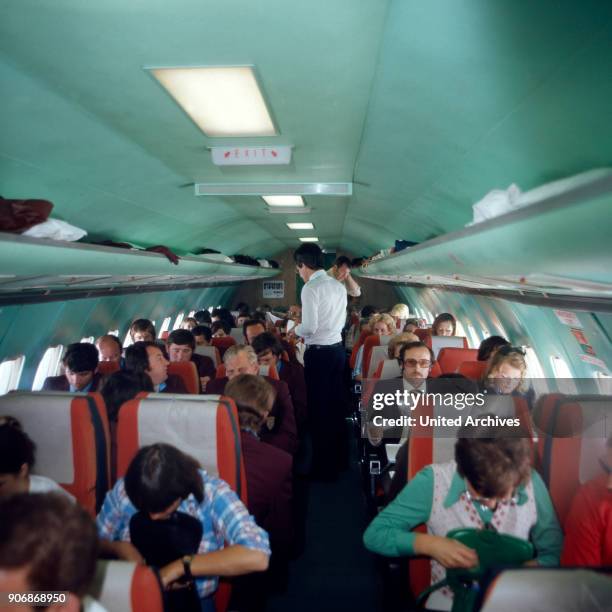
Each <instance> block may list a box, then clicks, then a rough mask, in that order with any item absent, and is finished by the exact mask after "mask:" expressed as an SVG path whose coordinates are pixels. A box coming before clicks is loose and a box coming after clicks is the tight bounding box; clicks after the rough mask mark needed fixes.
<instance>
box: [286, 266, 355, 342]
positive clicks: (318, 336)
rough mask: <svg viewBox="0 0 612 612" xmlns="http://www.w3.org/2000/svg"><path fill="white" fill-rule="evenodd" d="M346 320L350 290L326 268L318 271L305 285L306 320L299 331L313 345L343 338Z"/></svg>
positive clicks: (298, 327) (304, 317)
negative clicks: (347, 294) (347, 298)
mask: <svg viewBox="0 0 612 612" xmlns="http://www.w3.org/2000/svg"><path fill="white" fill-rule="evenodd" d="M345 321H346V289H345V288H344V286H343V285H342V284H341V283H339V282H338V281H337V280H336V279H335V278H332V277H331V276H328V274H327V273H326V272H325V270H317V271H316V272H315V273H314V274H313V275H312V276H311V277H310V280H309V281H308V282H307V283H306V284H305V285H304V286H303V287H302V322H301V323H300V324H299V325H298V326H297V327H296V328H295V333H296V335H298V336H301V337H302V338H304V342H305V344H306V346H308V345H309V344H322V345H328V344H336V343H338V342H341V341H342V328H343V327H344V322H345Z"/></svg>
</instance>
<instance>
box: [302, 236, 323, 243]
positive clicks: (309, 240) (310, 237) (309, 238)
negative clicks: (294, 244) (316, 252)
mask: <svg viewBox="0 0 612 612" xmlns="http://www.w3.org/2000/svg"><path fill="white" fill-rule="evenodd" d="M300 242H319V239H318V238H317V237H316V236H309V237H308V238H300Z"/></svg>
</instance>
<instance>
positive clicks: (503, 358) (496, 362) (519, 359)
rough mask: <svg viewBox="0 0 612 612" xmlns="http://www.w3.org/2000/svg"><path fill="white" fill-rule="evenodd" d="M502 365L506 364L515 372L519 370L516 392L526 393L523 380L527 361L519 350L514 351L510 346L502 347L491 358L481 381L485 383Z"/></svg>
mask: <svg viewBox="0 0 612 612" xmlns="http://www.w3.org/2000/svg"><path fill="white" fill-rule="evenodd" d="M504 363H507V364H508V365H510V366H511V367H513V368H516V369H517V370H520V372H521V382H520V384H519V386H518V387H517V391H526V390H527V387H528V385H527V384H526V382H525V378H526V376H527V360H526V359H525V354H524V353H523V352H522V351H521V350H520V349H516V348H513V347H511V346H503V347H501V348H500V350H498V351H497V352H496V353H494V354H493V355H492V356H491V358H490V359H489V362H488V364H487V367H486V369H485V372H484V374H483V376H482V380H483V381H486V380H487V379H488V378H489V377H491V372H493V370H496V369H497V368H499V367H500V366H501V365H503V364H504ZM491 378H494V377H491Z"/></svg>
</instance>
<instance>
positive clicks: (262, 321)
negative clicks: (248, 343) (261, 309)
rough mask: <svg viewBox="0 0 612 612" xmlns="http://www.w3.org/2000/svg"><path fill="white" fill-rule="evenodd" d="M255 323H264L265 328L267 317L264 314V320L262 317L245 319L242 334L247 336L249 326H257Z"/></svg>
mask: <svg viewBox="0 0 612 612" xmlns="http://www.w3.org/2000/svg"><path fill="white" fill-rule="evenodd" d="M255 325H262V326H263V328H264V330H265V329H266V318H265V316H264V318H263V320H262V319H248V320H247V321H245V322H244V323H243V324H242V335H243V336H244V337H245V339H246V337H247V328H249V327H255Z"/></svg>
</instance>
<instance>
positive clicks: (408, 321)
mask: <svg viewBox="0 0 612 612" xmlns="http://www.w3.org/2000/svg"><path fill="white" fill-rule="evenodd" d="M408 325H416V326H417V327H418V326H419V320H418V319H406V322H405V323H404V331H406V327H408Z"/></svg>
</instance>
